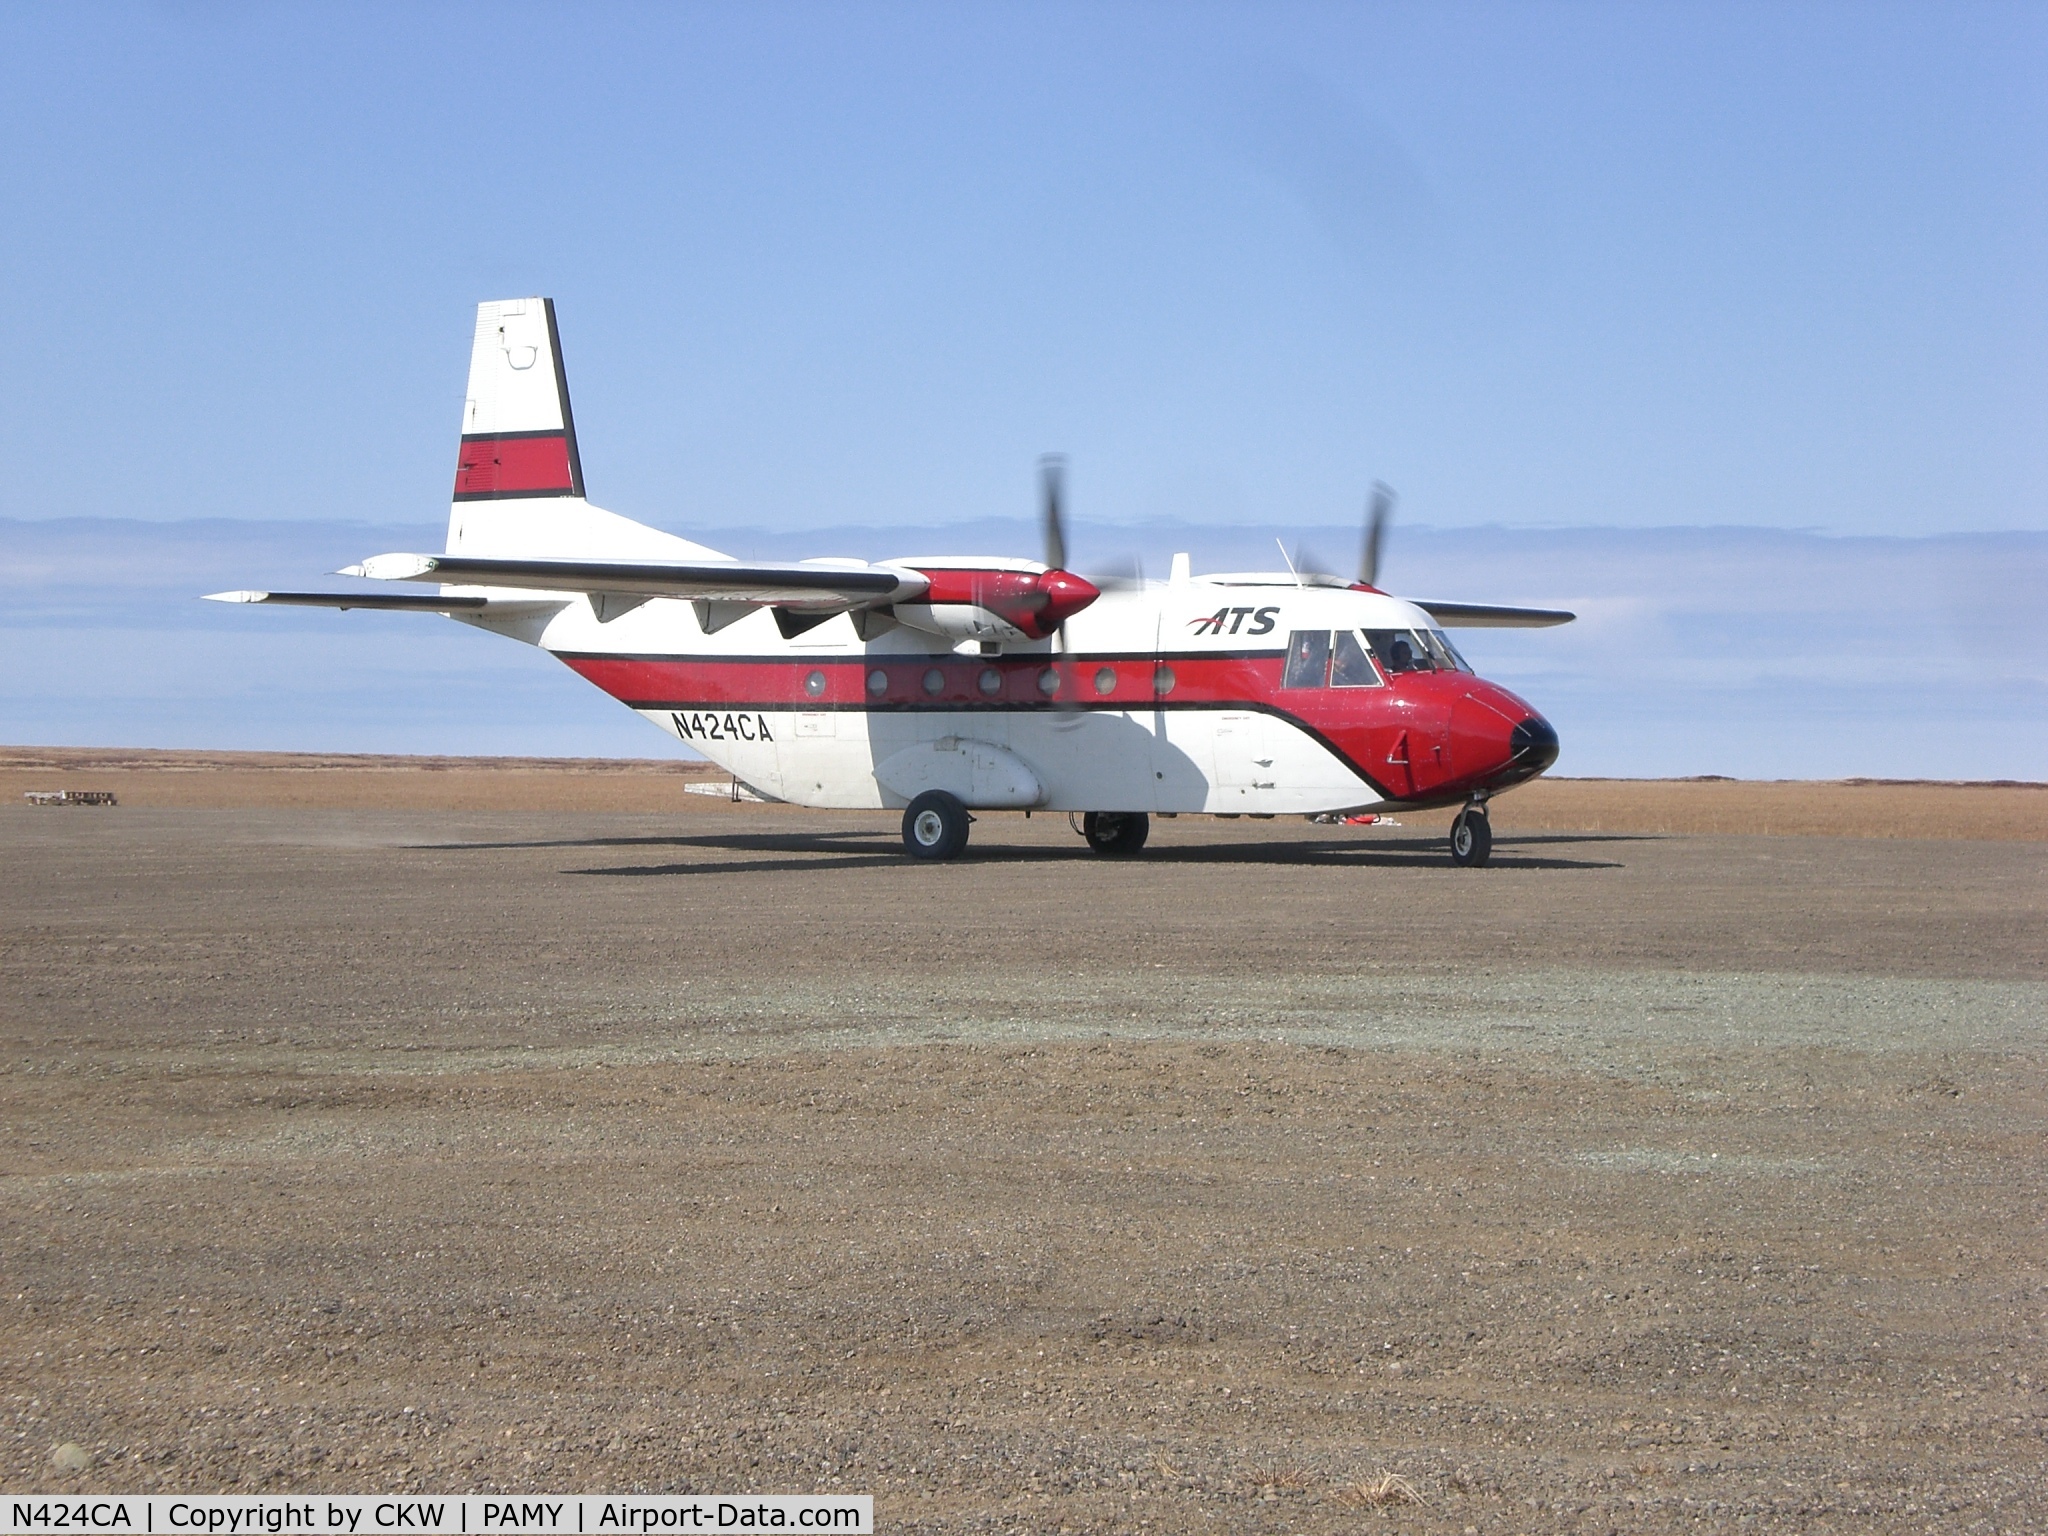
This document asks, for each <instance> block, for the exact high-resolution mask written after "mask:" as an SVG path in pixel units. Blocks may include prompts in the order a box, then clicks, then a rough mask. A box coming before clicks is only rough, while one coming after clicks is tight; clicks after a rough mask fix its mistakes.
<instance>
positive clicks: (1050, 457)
mask: <svg viewBox="0 0 2048 1536" xmlns="http://www.w3.org/2000/svg"><path fill="white" fill-rule="evenodd" d="M1038 498H1039V526H1040V529H1041V530H1042V531H1043V533H1044V535H1045V563H1046V567H1047V568H1048V569H1049V570H1055V571H1064V570H1065V569H1066V568H1067V529H1066V501H1067V461H1066V460H1065V459H1063V458H1061V457H1060V456H1059V455H1058V454H1056V453H1048V454H1047V455H1045V457H1043V458H1042V459H1040V460H1039V461H1038ZM1062 627H1064V626H1062Z"/></svg>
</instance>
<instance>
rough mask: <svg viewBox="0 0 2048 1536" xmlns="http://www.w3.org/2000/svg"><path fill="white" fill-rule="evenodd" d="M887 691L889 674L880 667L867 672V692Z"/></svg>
mask: <svg viewBox="0 0 2048 1536" xmlns="http://www.w3.org/2000/svg"><path fill="white" fill-rule="evenodd" d="M888 691H889V674H888V673H886V672H884V671H883V670H882V669H881V668H880V667H877V668H875V670H874V671H872V672H870V673H869V674H868V692H869V693H887V692H888Z"/></svg>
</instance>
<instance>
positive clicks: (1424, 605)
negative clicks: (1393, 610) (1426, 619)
mask: <svg viewBox="0 0 2048 1536" xmlns="http://www.w3.org/2000/svg"><path fill="white" fill-rule="evenodd" d="M1407 601H1409V602H1411V603H1413V604H1414V605H1415V606H1416V607H1418V608H1420V609H1421V610H1422V611H1423V612H1424V613H1426V614H1428V615H1429V616H1430V617H1431V618H1432V619H1435V620H1436V621H1437V623H1439V624H1441V625H1443V626H1444V628H1446V629H1548V628H1549V627H1550V626H1551V625H1553V624H1569V623H1571V621H1572V620H1573V619H1576V618H1577V617H1578V615H1577V614H1575V613H1567V612H1565V610H1564V609H1562V608H1502V607H1499V606H1497V605H1495V604H1493V603H1435V602H1424V601H1423V600H1422V599H1421V598H1419V597H1411V598H1409V599H1407Z"/></svg>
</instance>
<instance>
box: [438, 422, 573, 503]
mask: <svg viewBox="0 0 2048 1536" xmlns="http://www.w3.org/2000/svg"><path fill="white" fill-rule="evenodd" d="M575 486H576V476H575V472H574V471H573V470H572V469H571V468H570V464H569V434H568V433H566V432H536V433H530V434H529V433H521V434H519V435H517V436H497V435H492V434H482V435H479V436H476V437H465V438H463V440H462V451H461V453H460V454H459V455H458V456H457V458H456V461H455V499H456V500H457V501H475V500H482V499H485V498H488V497H493V496H573V495H575V494H576V491H575Z"/></svg>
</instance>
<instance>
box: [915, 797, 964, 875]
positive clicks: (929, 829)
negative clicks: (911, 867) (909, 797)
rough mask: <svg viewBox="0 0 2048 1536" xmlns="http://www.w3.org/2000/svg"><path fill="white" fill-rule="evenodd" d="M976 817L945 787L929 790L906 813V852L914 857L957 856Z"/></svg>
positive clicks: (943, 857) (950, 857)
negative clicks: (948, 792)
mask: <svg viewBox="0 0 2048 1536" xmlns="http://www.w3.org/2000/svg"><path fill="white" fill-rule="evenodd" d="M973 820H974V818H973V817H972V816H969V815H968V814H967V807H966V806H964V805H962V804H961V803H960V801H959V799H958V798H957V797H955V796H953V795H949V794H947V793H946V792H945V791H944V790H943V789H928V790H926V791H925V792H924V793H923V794H921V795H919V796H918V797H917V798H916V799H915V800H913V801H911V802H910V804H909V805H908V806H907V807H906V808H905V809H904V812H903V851H904V852H905V853H907V854H909V855H910V856H911V857H912V858H913V859H957V858H959V857H960V851H961V850H962V849H963V848H965V847H966V846H967V828H968V826H969V824H970V823H972V822H973Z"/></svg>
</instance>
